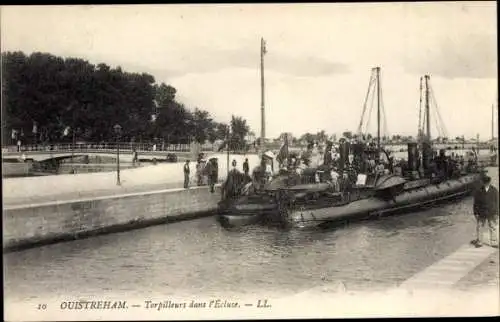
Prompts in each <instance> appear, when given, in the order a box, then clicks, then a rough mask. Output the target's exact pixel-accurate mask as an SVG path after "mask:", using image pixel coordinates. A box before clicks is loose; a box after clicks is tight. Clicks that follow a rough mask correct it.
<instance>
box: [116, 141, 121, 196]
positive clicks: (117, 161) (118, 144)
mask: <svg viewBox="0 0 500 322" xmlns="http://www.w3.org/2000/svg"><path fill="white" fill-rule="evenodd" d="M118 137H119V135H116V184H117V185H118V186H119V185H121V181H120V143H119V141H118Z"/></svg>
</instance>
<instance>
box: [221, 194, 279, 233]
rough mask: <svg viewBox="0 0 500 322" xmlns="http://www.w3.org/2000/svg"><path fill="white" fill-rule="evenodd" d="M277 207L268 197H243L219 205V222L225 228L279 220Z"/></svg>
mask: <svg viewBox="0 0 500 322" xmlns="http://www.w3.org/2000/svg"><path fill="white" fill-rule="evenodd" d="M277 209H278V208H277V205H276V204H275V203H274V202H273V201H272V200H271V199H270V198H268V197H267V196H252V197H248V196H243V197H241V198H239V199H236V200H228V201H222V202H220V203H219V207H218V214H217V220H218V221H219V222H220V223H221V224H222V225H223V226H225V227H239V226H248V225H255V224H262V223H266V222H270V221H276V220H279V218H277V213H278V211H277Z"/></svg>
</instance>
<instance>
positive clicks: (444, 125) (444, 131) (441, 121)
mask: <svg viewBox="0 0 500 322" xmlns="http://www.w3.org/2000/svg"><path fill="white" fill-rule="evenodd" d="M430 93H431V98H432V102H433V103H434V106H435V110H436V113H437V116H438V119H439V122H440V126H441V128H442V131H443V133H442V134H443V136H445V137H446V136H447V135H448V131H447V129H446V124H445V123H444V121H443V118H442V117H441V113H440V111H439V107H438V105H437V101H436V97H435V96H434V90H433V89H432V87H431V88H430Z"/></svg>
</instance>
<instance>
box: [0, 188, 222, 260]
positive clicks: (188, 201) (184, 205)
mask: <svg viewBox="0 0 500 322" xmlns="http://www.w3.org/2000/svg"><path fill="white" fill-rule="evenodd" d="M219 200H220V193H219V192H218V191H216V192H215V193H210V192H209V190H208V188H207V187H193V188H190V189H188V190H185V189H182V188H179V189H167V190H160V191H152V192H142V193H130V194H123V195H117V196H116V195H115V196H109V197H95V198H89V199H78V200H68V201H62V202H48V203H40V204H31V205H30V204H28V205H17V206H6V207H4V215H3V216H4V217H3V243H4V251H10V250H17V249H22V248H27V247H33V246H37V245H42V244H48V243H54V242H58V241H64V240H74V239H78V238H83V237H87V236H90V235H95V234H100V233H110V232H118V231H124V230H127V229H135V228H140V227H145V226H149V225H153V224H160V223H167V222H173V221H179V220H185V219H192V218H198V217H201V216H210V215H213V214H214V212H215V211H216V209H217V202H218V201H219Z"/></svg>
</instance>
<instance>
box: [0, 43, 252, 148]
mask: <svg viewBox="0 0 500 322" xmlns="http://www.w3.org/2000/svg"><path fill="white" fill-rule="evenodd" d="M176 92H177V91H176V89H175V87H173V86H171V85H168V84H165V83H160V84H158V83H157V82H156V81H155V78H154V77H153V76H152V75H150V74H147V73H129V72H125V71H123V70H122V69H121V67H116V68H111V67H110V66H108V65H106V64H104V63H100V64H97V65H94V64H91V63H89V62H88V61H86V60H84V59H79V58H62V57H58V56H55V55H52V54H49V53H41V52H35V53H32V54H30V55H26V54H24V53H23V52H20V51H16V52H3V53H2V94H3V95H2V114H3V117H2V131H3V133H2V144H3V145H6V144H12V141H17V140H22V141H23V144H43V143H48V142H50V143H53V142H71V141H72V140H73V139H75V140H78V141H86V142H106V141H108V142H109V141H114V140H115V139H117V138H119V140H120V141H122V142H141V141H142V142H145V141H146V142H147V141H149V142H151V141H162V142H164V143H166V144H167V145H168V144H179V143H190V142H192V141H196V142H199V143H205V142H206V141H209V142H211V143H214V142H215V141H217V140H226V139H228V133H229V135H230V137H229V139H230V140H229V142H230V145H231V148H233V149H237V148H241V147H242V146H243V145H244V139H245V137H246V136H247V134H248V133H249V132H250V128H249V126H248V124H247V122H246V120H245V119H243V118H242V117H239V116H235V115H233V116H232V118H231V121H230V123H229V124H227V123H222V122H217V121H215V120H214V119H213V118H212V117H211V115H210V113H209V112H207V111H205V110H202V109H200V108H194V109H193V110H191V109H189V108H187V107H186V106H185V105H184V104H182V103H181V102H179V101H178V100H177V99H176ZM115 125H119V126H120V128H121V131H120V132H117V131H116V130H115Z"/></svg>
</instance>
